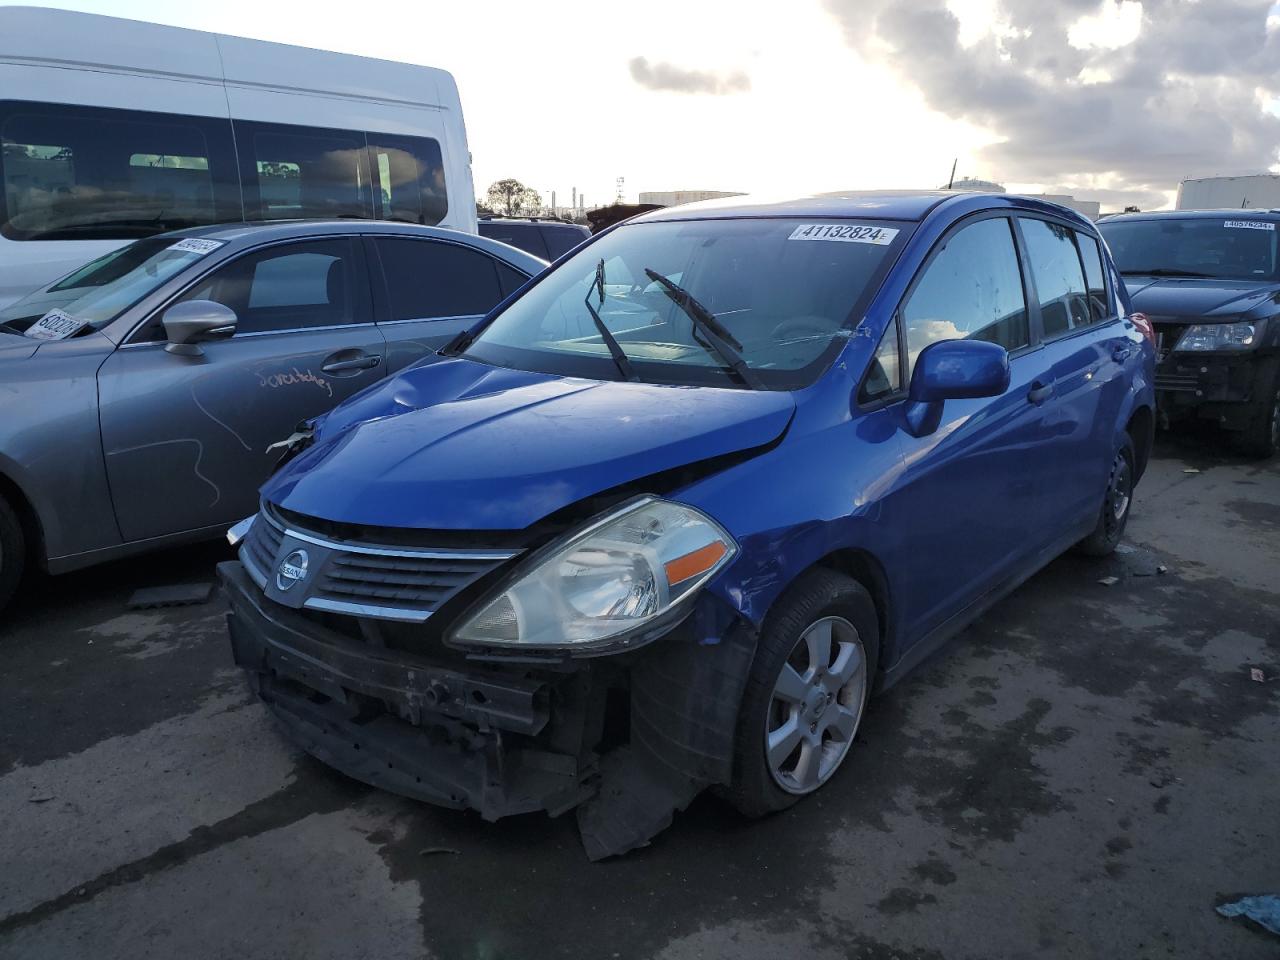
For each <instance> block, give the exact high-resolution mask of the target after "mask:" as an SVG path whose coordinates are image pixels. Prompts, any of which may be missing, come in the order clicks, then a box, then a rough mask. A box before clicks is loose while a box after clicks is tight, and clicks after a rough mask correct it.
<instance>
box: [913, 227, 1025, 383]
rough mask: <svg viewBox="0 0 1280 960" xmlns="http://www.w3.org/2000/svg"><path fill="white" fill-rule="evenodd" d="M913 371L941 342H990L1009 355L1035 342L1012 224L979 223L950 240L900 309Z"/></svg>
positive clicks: (964, 228)
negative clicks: (929, 349) (921, 357)
mask: <svg viewBox="0 0 1280 960" xmlns="http://www.w3.org/2000/svg"><path fill="white" fill-rule="evenodd" d="M902 319H903V322H904V323H905V324H906V330H907V358H908V361H909V367H914V366H915V360H916V357H918V356H919V355H920V351H922V350H923V349H924V348H925V347H927V346H929V345H930V344H931V343H937V342H938V341H939V340H964V339H974V340H987V341H989V342H991V343H998V344H1000V345H1001V346H1002V347H1004V348H1005V349H1006V350H1017V349H1018V348H1019V347H1025V346H1027V345H1028V344H1029V343H1030V342H1031V336H1030V330H1029V327H1028V323H1027V302H1026V296H1025V294H1024V292H1023V289H1022V273H1021V271H1020V270H1019V267H1018V254H1017V250H1016V248H1015V247H1014V243H1013V233H1012V230H1011V227H1010V223H1009V221H1008V220H1007V219H1006V218H1004V217H994V218H990V219H987V220H979V221H978V222H977V223H973V224H970V225H969V226H967V227H963V228H962V229H961V230H959V231H958V232H957V233H954V234H952V235H951V237H950V238H948V239H947V241H946V245H945V246H944V247H943V248H942V249H941V250H940V251H939V252H938V253H937V254H935V255H934V257H933V259H932V260H930V261H929V263H928V264H927V265H926V266H925V268H924V272H923V274H922V275H921V277H920V280H919V281H918V282H917V284H916V287H915V289H914V290H912V292H911V295H910V297H909V298H908V300H907V302H906V305H905V306H904V307H903V308H902Z"/></svg>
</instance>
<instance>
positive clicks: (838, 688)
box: [723, 570, 880, 817]
mask: <svg viewBox="0 0 1280 960" xmlns="http://www.w3.org/2000/svg"><path fill="white" fill-rule="evenodd" d="M879 654H880V627H879V621H878V619H877V617H876V608H875V604H874V603H873V602H872V600H871V596H870V594H868V593H867V591H866V589H864V588H863V586H862V585H861V584H859V583H857V582H856V581H854V580H851V579H849V578H848V577H845V576H842V575H841V574H838V573H834V572H832V571H829V570H812V571H810V572H809V573H806V574H805V575H804V576H803V577H801V578H800V580H799V581H797V582H796V584H795V585H794V586H793V587H792V588H791V589H790V590H788V591H787V592H786V593H785V594H784V595H783V596H782V598H781V599H780V600H779V601H778V602H777V603H776V604H775V605H774V608H773V610H771V611H770V612H769V616H768V617H767V618H766V619H765V625H764V629H763V630H762V631H761V634H760V642H759V645H758V647H757V649H756V658H755V662H754V663H753V664H752V667H751V675H750V677H749V678H748V680H747V688H746V691H745V692H744V694H743V698H742V709H741V710H740V711H739V714H738V732H737V741H736V744H735V748H734V763H733V782H732V783H731V784H730V785H729V787H728V789H727V790H725V791H723V792H724V795H725V796H726V798H727V799H728V800H729V802H730V803H732V804H733V805H734V806H735V807H737V808H738V810H740V811H741V812H742V813H743V814H745V815H746V816H748V817H762V816H764V815H766V814H769V813H773V812H775V811H778V810H784V809H786V808H787V807H789V806H791V805H792V804H793V803H795V802H796V801H797V800H799V799H800V798H801V797H803V796H805V795H806V794H810V793H813V792H814V791H815V790H817V789H818V788H819V787H821V786H822V785H823V784H824V783H826V782H827V781H828V780H830V779H831V777H832V776H833V775H834V774H835V772H836V770H838V769H839V768H840V766H841V765H842V764H843V763H844V762H845V760H846V759H847V757H848V755H849V749H850V747H851V746H852V745H853V738H854V736H855V735H856V734H857V732H858V726H859V724H860V723H861V722H862V714H863V710H864V709H865V707H866V704H867V699H868V696H869V694H870V692H871V685H872V683H873V682H874V680H875V675H876V663H877V661H878V658H879Z"/></svg>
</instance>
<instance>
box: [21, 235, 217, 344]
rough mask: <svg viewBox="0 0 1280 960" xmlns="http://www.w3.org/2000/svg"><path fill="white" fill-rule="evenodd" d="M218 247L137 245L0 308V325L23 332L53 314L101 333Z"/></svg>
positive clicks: (168, 240) (179, 242) (201, 243)
mask: <svg viewBox="0 0 1280 960" xmlns="http://www.w3.org/2000/svg"><path fill="white" fill-rule="evenodd" d="M218 246H221V244H220V243H219V242H218V241H216V240H196V239H183V238H174V237H152V238H149V239H147V240H139V241H137V242H136V243H131V244H129V245H128V246H126V247H121V248H120V249H118V250H112V251H111V252H110V253H108V254H106V255H105V256H101V257H99V258H98V259H97V260H93V261H91V262H90V263H88V264H86V265H85V266H83V267H81V268H80V269H79V270H77V271H75V272H74V273H72V274H70V275H68V276H66V277H63V278H62V279H61V280H58V281H55V282H54V283H51V284H50V285H49V286H47V287H45V288H43V289H41V290H37V291H36V292H35V293H32V294H30V295H28V296H26V297H24V298H23V299H21V300H19V301H18V302H16V303H13V304H10V305H9V306H7V307H4V308H3V309H0V326H7V327H8V328H10V329H11V330H17V331H23V330H26V329H27V328H28V327H30V326H31V325H32V324H34V323H35V322H36V321H37V320H39V319H40V318H41V317H43V316H45V315H47V314H48V313H49V312H50V311H52V310H57V311H60V312H61V313H62V314H65V315H66V316H68V317H70V318H72V319H74V320H76V321H80V322H82V323H84V324H86V325H87V326H86V329H91V330H96V329H100V328H102V327H104V326H106V325H107V324H108V323H110V322H111V321H112V320H114V319H115V318H116V317H118V316H119V315H120V314H121V313H123V312H124V311H125V310H128V309H129V308H130V307H131V306H133V305H134V304H135V303H137V302H138V301H139V300H141V299H142V298H143V297H145V296H146V295H147V294H149V293H151V291H153V290H155V289H156V288H157V287H159V286H160V285H161V284H162V283H164V282H165V281H167V280H168V279H169V278H171V277H173V276H175V275H176V274H178V273H179V272H180V271H182V270H185V269H186V268H187V267H189V266H190V265H191V264H193V263H195V262H196V261H197V260H199V259H200V258H201V257H203V256H204V255H205V254H207V253H209V252H210V251H211V250H212V249H216V248H217V247H218Z"/></svg>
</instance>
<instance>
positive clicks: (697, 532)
mask: <svg viewBox="0 0 1280 960" xmlns="http://www.w3.org/2000/svg"><path fill="white" fill-rule="evenodd" d="M737 552H738V547H737V544H735V543H734V542H733V539H732V538H731V537H730V536H729V535H728V534H727V533H726V532H725V531H724V529H723V528H721V527H720V525H719V524H717V523H716V522H715V521H714V520H712V519H711V518H710V517H708V516H706V515H705V514H703V513H701V512H700V511H698V510H695V509H693V508H692V507H686V506H683V505H681V504H678V503H671V502H669V501H666V500H656V499H646V500H642V501H640V502H638V503H635V504H632V505H630V506H628V507H625V508H623V509H622V510H620V511H618V512H616V513H613V514H610V515H609V516H607V517H605V518H604V519H602V520H599V521H596V522H595V523H592V524H589V525H588V526H587V527H586V528H585V529H584V530H582V531H581V532H579V533H577V534H575V535H573V536H571V537H570V538H569V539H567V540H566V541H565V542H564V543H563V544H562V545H560V546H559V547H557V548H555V549H554V550H553V551H552V552H551V553H549V554H547V555H546V556H545V557H543V559H542V561H541V562H540V563H539V564H538V565H537V566H536V567H534V568H533V569H532V570H527V571H524V572H523V573H521V574H520V575H519V578H518V579H516V580H514V581H513V582H511V583H509V584H508V585H507V586H506V588H505V589H504V590H503V591H502V593H500V594H498V595H497V596H496V597H494V598H492V599H491V600H489V601H488V602H487V603H485V605H484V606H483V607H481V608H480V609H479V610H477V611H476V612H475V613H474V614H472V615H471V616H470V617H468V618H467V619H466V620H465V621H463V623H462V625H461V626H459V627H458V628H457V630H456V631H455V632H454V634H453V639H455V640H457V641H459V642H461V643H471V644H486V645H511V646H520V647H540V648H545V649H566V648H569V649H572V648H581V647H584V646H589V645H592V644H599V643H603V642H606V641H609V640H611V639H613V638H617V637H619V636H621V635H622V634H625V633H628V632H630V631H632V630H635V629H636V628H638V627H642V626H644V625H645V624H646V623H648V622H650V621H652V620H654V619H656V618H658V617H660V616H662V615H663V614H664V613H667V612H668V611H670V610H671V609H673V608H674V607H676V606H677V605H678V604H680V602H681V601H682V600H685V599H687V598H688V597H690V596H691V595H692V594H694V593H695V592H696V591H697V590H698V588H699V587H701V586H702V585H703V584H704V583H706V582H707V580H709V579H710V578H711V577H712V576H713V575H714V574H715V573H716V571H718V570H720V569H721V568H722V567H723V566H724V565H725V564H727V563H728V562H729V561H730V560H732V559H733V557H734V555H735V554H736V553H737Z"/></svg>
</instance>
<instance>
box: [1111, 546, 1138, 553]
mask: <svg viewBox="0 0 1280 960" xmlns="http://www.w3.org/2000/svg"><path fill="white" fill-rule="evenodd" d="M1137 552H1138V548H1137V547H1135V546H1134V545H1133V544H1131V543H1118V544H1116V553H1119V554H1126V553H1137Z"/></svg>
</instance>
